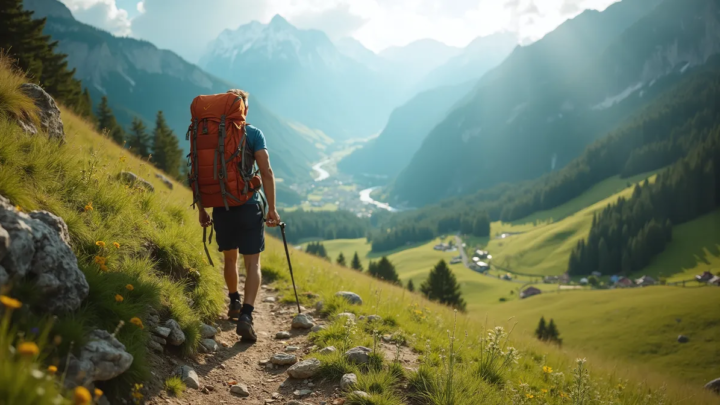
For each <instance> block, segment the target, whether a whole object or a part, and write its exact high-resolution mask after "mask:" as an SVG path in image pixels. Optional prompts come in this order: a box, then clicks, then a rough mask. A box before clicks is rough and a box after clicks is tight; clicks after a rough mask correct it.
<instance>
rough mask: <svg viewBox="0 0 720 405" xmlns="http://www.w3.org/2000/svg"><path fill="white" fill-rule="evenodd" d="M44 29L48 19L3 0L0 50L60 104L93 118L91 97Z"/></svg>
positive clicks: (16, 1) (13, 1)
mask: <svg viewBox="0 0 720 405" xmlns="http://www.w3.org/2000/svg"><path fill="white" fill-rule="evenodd" d="M44 28H45V19H44V18H42V19H33V12H32V11H27V10H25V9H24V7H23V2H22V0H0V49H3V50H4V51H5V52H7V53H8V56H9V57H10V58H11V59H13V60H15V61H16V63H17V65H18V67H19V68H20V69H21V70H22V71H24V72H25V73H26V74H27V76H28V77H29V78H30V80H32V81H33V82H35V83H38V84H39V85H40V86H41V87H43V88H44V89H45V91H47V92H48V93H50V94H51V95H52V96H53V97H55V98H56V99H57V100H58V101H60V102H61V103H63V104H65V105H66V106H68V107H71V108H72V109H73V110H74V111H76V112H77V113H78V114H80V115H82V116H86V117H89V116H91V115H92V110H91V108H90V107H91V104H90V103H88V99H89V95H88V94H85V93H84V92H83V89H82V85H81V83H80V81H79V80H76V79H75V78H74V75H75V70H74V69H72V70H70V69H68V66H67V61H66V60H65V58H66V57H67V56H66V55H64V54H61V53H56V52H55V48H56V47H57V45H58V43H57V41H55V42H51V39H50V36H48V35H43V33H42V32H43V29H44Z"/></svg>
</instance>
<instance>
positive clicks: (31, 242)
mask: <svg viewBox="0 0 720 405" xmlns="http://www.w3.org/2000/svg"><path fill="white" fill-rule="evenodd" d="M69 239H70V236H69V232H68V228H67V225H65V222H63V220H62V219H61V218H59V217H57V216H55V215H53V214H51V213H49V212H47V211H34V212H32V213H30V214H29V215H28V214H26V213H24V212H21V211H18V210H17V209H16V208H15V207H14V206H13V205H12V204H10V202H9V201H8V200H7V199H6V198H4V197H2V196H0V285H2V284H5V283H7V282H9V281H10V280H12V279H24V278H27V279H30V280H32V281H31V282H32V283H33V284H34V288H35V289H36V291H38V293H40V294H41V295H42V296H43V297H47V300H44V301H43V302H41V303H40V304H38V308H37V309H38V311H39V312H43V313H46V312H50V313H54V314H57V313H61V312H67V311H74V310H76V309H78V308H79V307H80V304H81V303H82V301H83V300H84V299H85V297H87V295H88V292H89V291H90V287H89V286H88V283H87V280H86V279H85V275H84V274H83V273H82V271H80V269H79V268H78V265H77V258H76V257H75V254H74V253H73V252H72V250H71V249H70V245H69V244H68V242H69Z"/></svg>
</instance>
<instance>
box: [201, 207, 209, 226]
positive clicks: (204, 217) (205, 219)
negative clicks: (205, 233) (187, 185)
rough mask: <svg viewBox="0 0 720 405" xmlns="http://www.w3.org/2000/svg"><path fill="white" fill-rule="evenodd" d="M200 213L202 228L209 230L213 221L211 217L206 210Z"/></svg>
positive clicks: (203, 209) (202, 209)
mask: <svg viewBox="0 0 720 405" xmlns="http://www.w3.org/2000/svg"><path fill="white" fill-rule="evenodd" d="M198 212H199V218H198V219H199V220H200V226H202V227H203V228H207V227H208V226H210V225H212V219H210V215H208V213H207V211H205V208H200V209H199V210H198Z"/></svg>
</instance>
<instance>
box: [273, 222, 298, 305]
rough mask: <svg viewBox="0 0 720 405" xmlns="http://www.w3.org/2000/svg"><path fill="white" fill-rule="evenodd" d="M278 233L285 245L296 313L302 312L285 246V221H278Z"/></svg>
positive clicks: (288, 253) (286, 249)
mask: <svg viewBox="0 0 720 405" xmlns="http://www.w3.org/2000/svg"><path fill="white" fill-rule="evenodd" d="M278 225H279V226H280V233H282V238H283V244H284V245H285V255H286V256H287V261H288V267H289V268H290V280H292V285H293V291H295V303H297V309H298V314H300V313H302V311H301V310H300V298H298V293H297V288H296V287H295V276H294V275H293V270H292V263H290V251H289V250H288V246H287V239H286V238H285V222H280V223H279V224H278Z"/></svg>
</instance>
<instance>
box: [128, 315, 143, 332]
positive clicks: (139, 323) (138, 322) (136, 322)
mask: <svg viewBox="0 0 720 405" xmlns="http://www.w3.org/2000/svg"><path fill="white" fill-rule="evenodd" d="M130 323H132V324H134V325H136V326H137V327H138V328H140V329H145V327H144V326H143V323H142V320H140V318H138V317H134V318H132V319H130Z"/></svg>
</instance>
